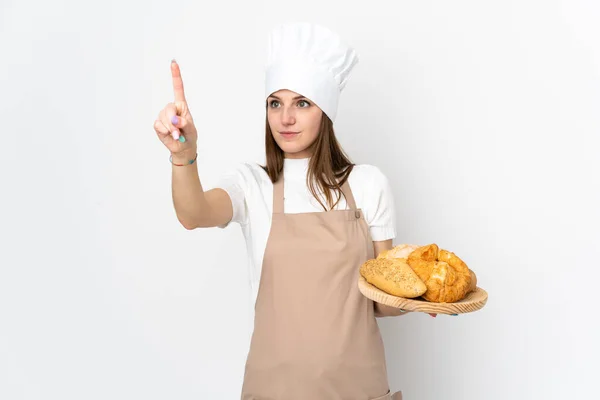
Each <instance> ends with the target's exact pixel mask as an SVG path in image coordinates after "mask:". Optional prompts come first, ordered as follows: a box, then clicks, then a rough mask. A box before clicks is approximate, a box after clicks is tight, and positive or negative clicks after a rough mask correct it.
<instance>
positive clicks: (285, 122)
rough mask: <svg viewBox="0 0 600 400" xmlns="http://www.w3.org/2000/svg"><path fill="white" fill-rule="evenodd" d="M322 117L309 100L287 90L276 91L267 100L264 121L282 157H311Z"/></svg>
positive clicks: (318, 109) (321, 113) (321, 112)
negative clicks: (267, 123) (282, 154)
mask: <svg viewBox="0 0 600 400" xmlns="http://www.w3.org/2000/svg"><path fill="white" fill-rule="evenodd" d="M322 117H323V111H322V110H321V109H320V108H319V107H317V106H316V105H315V104H314V103H313V102H312V101H310V100H309V99H307V98H306V97H303V96H302V95H300V94H298V93H295V92H292V91H290V90H279V91H277V92H275V93H273V94H271V96H269V98H268V99H267V120H268V121H269V126H270V127H271V132H272V133H273V138H274V139H275V142H277V144H278V145H279V147H280V148H281V150H283V153H284V156H285V157H286V158H307V157H310V156H311V154H312V147H311V145H312V144H313V143H314V142H315V140H316V139H317V136H318V135H319V127H320V125H321V118H322Z"/></svg>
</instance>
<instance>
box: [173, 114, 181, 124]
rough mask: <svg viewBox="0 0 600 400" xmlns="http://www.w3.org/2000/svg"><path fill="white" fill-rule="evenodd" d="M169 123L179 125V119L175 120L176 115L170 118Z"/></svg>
mask: <svg viewBox="0 0 600 400" xmlns="http://www.w3.org/2000/svg"><path fill="white" fill-rule="evenodd" d="M171 123H172V124H173V125H177V124H178V123H179V118H177V115H173V116H172V117H171Z"/></svg>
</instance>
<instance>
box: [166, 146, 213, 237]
mask: <svg viewBox="0 0 600 400" xmlns="http://www.w3.org/2000/svg"><path fill="white" fill-rule="evenodd" d="M195 157H196V151H195V150H194V151H193V152H187V153H183V154H175V155H173V156H172V162H173V165H172V175H171V177H172V178H171V181H172V187H171V189H172V196H173V205H174V207H175V212H176V214H177V219H178V220H179V221H180V222H181V224H182V225H183V226H184V227H186V228H187V229H194V228H195V227H196V226H197V224H198V221H200V220H201V219H202V215H203V213H205V212H206V211H207V210H206V208H207V202H206V199H205V197H204V189H203V188H202V184H201V182H200V176H199V175H198V166H197V165H198V164H197V162H194V163H192V164H188V162H189V161H190V160H193V159H194V158H195ZM175 164H184V166H178V165H175Z"/></svg>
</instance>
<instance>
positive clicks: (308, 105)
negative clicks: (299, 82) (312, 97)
mask: <svg viewBox="0 0 600 400" xmlns="http://www.w3.org/2000/svg"><path fill="white" fill-rule="evenodd" d="M302 104H305V105H302ZM298 105H299V106H300V108H306V107H310V103H309V102H308V101H306V100H300V101H299V102H298Z"/></svg>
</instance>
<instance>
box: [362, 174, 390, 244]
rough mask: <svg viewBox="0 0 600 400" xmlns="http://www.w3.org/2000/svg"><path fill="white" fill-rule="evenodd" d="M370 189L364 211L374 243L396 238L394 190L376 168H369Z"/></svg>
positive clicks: (366, 195)
mask: <svg viewBox="0 0 600 400" xmlns="http://www.w3.org/2000/svg"><path fill="white" fill-rule="evenodd" d="M368 170H369V174H368V183H366V184H367V185H368V187H369V190H367V192H366V194H365V197H364V203H365V204H364V206H363V211H364V214H365V220H366V222H367V224H368V225H369V230H370V233H371V237H372V239H373V240H374V241H382V240H388V239H394V238H395V237H396V210H395V204H394V196H393V194H392V188H391V186H390V182H389V180H388V179H387V177H386V176H385V175H384V174H383V172H381V170H380V169H379V168H377V167H375V166H369V169H368Z"/></svg>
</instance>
